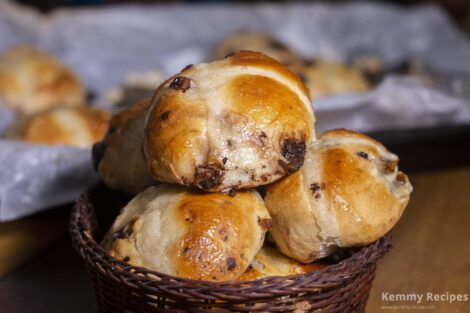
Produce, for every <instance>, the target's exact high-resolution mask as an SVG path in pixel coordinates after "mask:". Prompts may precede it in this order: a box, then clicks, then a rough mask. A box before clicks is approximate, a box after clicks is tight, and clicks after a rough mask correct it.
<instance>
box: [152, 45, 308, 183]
mask: <svg viewBox="0 0 470 313" xmlns="http://www.w3.org/2000/svg"><path fill="white" fill-rule="evenodd" d="M313 122H314V118H313V114H312V109H311V106H310V101H309V99H308V93H307V92H306V91H305V88H302V86H301V83H300V81H299V80H298V78H297V77H296V76H295V75H294V74H292V73H291V72H289V71H288V70H287V69H285V68H284V67H283V66H282V65H280V64H279V63H278V62H276V61H274V60H272V59H270V58H268V57H266V56H264V55H262V54H260V53H255V52H248V51H244V52H241V53H239V54H235V55H233V56H230V57H228V58H226V59H224V60H222V61H219V62H214V63H210V64H202V65H198V66H193V67H190V68H187V69H185V70H184V71H183V72H182V73H180V74H177V75H175V76H174V77H172V78H171V79H169V80H167V81H166V82H165V83H164V84H163V85H162V86H160V88H159V89H158V90H157V92H156V94H155V96H154V98H153V100H152V106H151V108H150V111H149V118H148V122H147V125H146V129H145V137H144V151H145V154H146V157H147V160H148V161H149V165H150V168H151V170H152V173H153V175H154V177H155V178H156V179H157V180H161V181H165V182H171V183H178V184H181V185H186V186H194V187H196V188H199V189H203V190H206V191H229V190H231V189H240V188H250V187H254V186H258V185H263V184H268V183H270V182H272V181H275V180H277V179H279V178H280V177H282V176H283V175H285V174H286V173H291V172H293V171H295V170H297V169H298V168H299V167H300V166H301V165H302V163H303V158H304V155H305V147H306V145H307V143H308V142H310V140H311V139H312V138H314V136H315V135H314V131H313V127H312V126H313Z"/></svg>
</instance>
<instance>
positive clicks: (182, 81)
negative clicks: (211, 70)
mask: <svg viewBox="0 0 470 313" xmlns="http://www.w3.org/2000/svg"><path fill="white" fill-rule="evenodd" d="M170 88H172V89H175V90H183V92H186V90H188V89H189V88H191V79H189V78H187V77H184V76H176V77H175V78H174V79H173V81H172V82H171V83H170Z"/></svg>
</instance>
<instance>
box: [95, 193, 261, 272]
mask: <svg viewBox="0 0 470 313" xmlns="http://www.w3.org/2000/svg"><path fill="white" fill-rule="evenodd" d="M269 225H270V217H269V214H268V212H267V210H266V207H265V205H264V202H263V200H262V199H261V197H260V196H259V194H258V193H257V192H256V191H254V190H252V191H240V192H237V194H236V195H234V196H229V195H225V194H221V193H200V192H194V191H190V190H189V189H186V188H184V187H180V186H174V185H173V186H171V185H159V186H157V187H150V188H148V189H147V190H145V191H144V192H142V193H140V194H138V195H137V196H136V197H135V198H134V199H132V200H131V201H130V202H129V204H128V205H127V206H126V207H125V208H124V209H123V210H122V211H121V214H120V215H119V216H118V217H117V219H116V221H115V222H114V224H113V226H112V227H111V229H110V231H109V233H108V235H107V236H106V238H105V240H104V243H103V245H104V246H105V248H107V249H108V250H109V251H110V254H111V255H112V256H114V257H116V258H117V259H120V260H124V261H126V262H128V263H130V264H133V265H136V266H144V267H147V268H149V269H151V270H155V271H159V272H162V273H166V274H170V275H176V276H179V277H185V278H192V279H198V280H210V281H226V280H234V279H236V278H237V277H239V276H240V275H241V274H242V273H243V272H244V271H245V270H246V269H247V267H248V265H249V264H250V262H251V261H252V260H253V258H254V256H255V254H256V253H257V252H258V250H259V249H260V248H261V246H262V245H263V241H264V235H265V233H266V231H267V230H268V227H269Z"/></svg>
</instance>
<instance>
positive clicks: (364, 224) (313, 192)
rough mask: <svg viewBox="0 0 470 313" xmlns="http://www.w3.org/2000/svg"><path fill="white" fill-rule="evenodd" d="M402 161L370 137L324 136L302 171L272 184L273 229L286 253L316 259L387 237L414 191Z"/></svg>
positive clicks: (338, 132)
mask: <svg viewBox="0 0 470 313" xmlns="http://www.w3.org/2000/svg"><path fill="white" fill-rule="evenodd" d="M397 164H398V157H397V156H396V155H394V154H392V153H390V152H389V151H388V150H386V149H385V147H384V146H383V145H382V144H380V143H378V142H376V141H375V140H373V139H371V138H369V137H368V136H365V135H362V134H359V133H355V132H351V131H347V130H344V129H340V130H333V131H329V132H327V133H325V134H323V135H320V136H319V139H318V140H317V141H316V142H314V143H313V144H312V145H311V146H310V147H309V150H308V152H307V156H306V161H305V164H304V166H303V168H302V169H301V171H300V172H298V173H296V174H294V175H290V176H289V177H286V178H284V179H283V180H281V181H279V182H276V183H274V184H272V185H270V186H268V188H267V192H266V197H265V203H266V206H267V208H268V210H269V212H270V214H271V216H272V219H273V229H272V230H271V233H272V235H273V238H274V239H275V241H276V242H277V244H278V245H279V248H280V249H281V251H282V252H283V253H285V254H287V255H289V256H291V257H293V258H295V259H297V260H299V261H301V262H310V261H312V260H315V259H317V258H320V257H324V256H326V255H328V254H330V253H331V252H332V251H334V249H335V248H336V247H349V246H356V245H365V244H369V243H371V242H373V241H375V240H377V239H378V238H380V237H381V236H383V235H385V234H386V233H387V232H388V231H390V229H391V228H392V227H393V226H394V225H395V224H396V222H397V221H398V219H399V218H400V216H401V214H402V213H403V210H404V209H405V207H406V205H407V203H408V200H409V196H410V193H411V191H412V187H411V185H410V183H409V181H408V179H407V177H406V175H405V174H403V173H401V172H399V171H398V168H397Z"/></svg>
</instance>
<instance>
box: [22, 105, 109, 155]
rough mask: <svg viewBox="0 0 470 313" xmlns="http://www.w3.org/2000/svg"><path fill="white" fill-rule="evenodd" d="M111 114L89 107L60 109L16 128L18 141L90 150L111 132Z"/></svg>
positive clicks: (41, 115) (28, 119)
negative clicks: (109, 128) (107, 130)
mask: <svg viewBox="0 0 470 313" xmlns="http://www.w3.org/2000/svg"><path fill="white" fill-rule="evenodd" d="M108 121H109V112H107V111H104V110H101V109H95V108H87V107H79V108H66V107H63V108H56V109H53V110H49V111H47V112H43V113H38V114H35V115H33V116H31V117H29V118H27V119H26V120H25V121H23V122H21V124H22V125H21V126H19V127H17V128H16V127H15V128H16V132H17V133H16V134H14V135H13V137H14V138H15V139H18V140H23V141H28V142H31V143H37V144H48V145H70V146H76V147H81V148H89V147H91V146H92V145H93V144H94V143H95V142H97V141H99V140H101V139H102V138H103V136H104V134H105V132H106V129H107V128H108Z"/></svg>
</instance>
